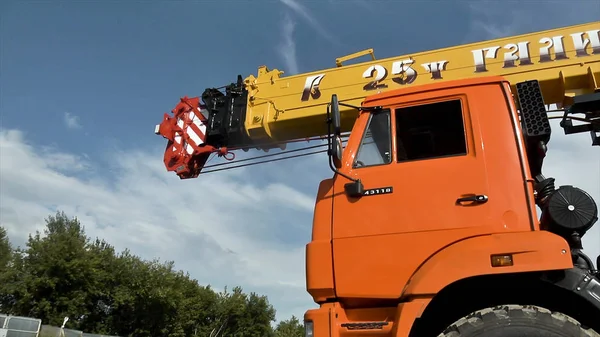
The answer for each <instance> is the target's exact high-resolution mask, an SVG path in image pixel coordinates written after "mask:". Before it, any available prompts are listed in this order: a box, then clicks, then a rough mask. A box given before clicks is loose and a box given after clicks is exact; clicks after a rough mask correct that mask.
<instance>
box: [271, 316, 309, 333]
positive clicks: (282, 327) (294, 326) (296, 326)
mask: <svg viewBox="0 0 600 337" xmlns="http://www.w3.org/2000/svg"><path fill="white" fill-rule="evenodd" d="M275 336H276V337H304V325H303V324H302V322H300V320H299V319H298V318H297V317H296V316H292V317H291V318H290V319H288V320H285V321H281V322H279V324H277V328H276V329H275Z"/></svg>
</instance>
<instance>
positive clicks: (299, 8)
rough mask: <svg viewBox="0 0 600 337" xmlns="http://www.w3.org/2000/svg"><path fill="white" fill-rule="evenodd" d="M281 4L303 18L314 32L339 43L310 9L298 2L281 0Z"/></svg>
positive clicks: (295, 0)
mask: <svg viewBox="0 0 600 337" xmlns="http://www.w3.org/2000/svg"><path fill="white" fill-rule="evenodd" d="M279 1H281V3H283V4H284V5H286V6H287V7H289V8H290V9H291V10H293V11H294V12H295V13H296V14H298V15H300V16H301V17H303V18H304V19H305V20H306V21H307V22H308V24H309V25H310V26H312V27H313V29H314V30H316V31H317V33H319V35H321V36H322V37H324V38H326V39H327V40H329V41H330V42H333V43H337V42H338V41H337V40H336V39H334V38H333V36H332V35H331V34H330V33H329V32H328V31H327V30H326V29H325V28H323V26H322V25H321V24H320V23H319V21H317V19H316V18H315V17H314V15H313V14H312V13H311V12H310V11H309V10H308V8H306V7H304V6H303V5H301V4H300V3H299V2H298V1H297V0H279Z"/></svg>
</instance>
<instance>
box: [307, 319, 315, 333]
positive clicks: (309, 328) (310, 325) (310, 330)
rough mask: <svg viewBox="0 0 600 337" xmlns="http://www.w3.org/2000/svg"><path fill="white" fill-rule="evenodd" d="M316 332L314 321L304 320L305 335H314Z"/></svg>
mask: <svg viewBox="0 0 600 337" xmlns="http://www.w3.org/2000/svg"><path fill="white" fill-rule="evenodd" d="M314 335H315V334H314V324H313V322H312V321H305V322H304V337H313V336H314Z"/></svg>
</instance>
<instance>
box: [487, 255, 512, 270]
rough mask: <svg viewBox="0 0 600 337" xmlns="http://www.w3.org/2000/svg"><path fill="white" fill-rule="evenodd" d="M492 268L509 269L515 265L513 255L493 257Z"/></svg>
mask: <svg viewBox="0 0 600 337" xmlns="http://www.w3.org/2000/svg"><path fill="white" fill-rule="evenodd" d="M491 257H492V267H509V266H512V265H513V258H512V255H511V254H505V255H492V256H491Z"/></svg>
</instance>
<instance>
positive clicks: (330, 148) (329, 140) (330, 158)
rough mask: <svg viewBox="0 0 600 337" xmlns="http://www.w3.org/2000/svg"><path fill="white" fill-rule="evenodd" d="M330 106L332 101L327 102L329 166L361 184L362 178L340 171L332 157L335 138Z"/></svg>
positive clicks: (335, 171)
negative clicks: (333, 138)
mask: <svg viewBox="0 0 600 337" xmlns="http://www.w3.org/2000/svg"><path fill="white" fill-rule="evenodd" d="M330 106H331V103H330V104H327V155H328V156H327V157H328V159H329V160H328V162H329V168H331V170H332V171H333V172H334V173H337V174H339V175H341V176H342V177H344V178H346V179H348V180H350V181H352V182H354V183H359V184H360V179H357V178H352V177H350V176H349V175H347V174H344V173H342V172H340V171H339V170H338V169H337V168H336V167H335V165H334V164H333V158H332V156H333V153H332V148H333V146H332V144H333V140H332V137H331V123H332V118H331V110H330V109H329V108H330Z"/></svg>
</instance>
